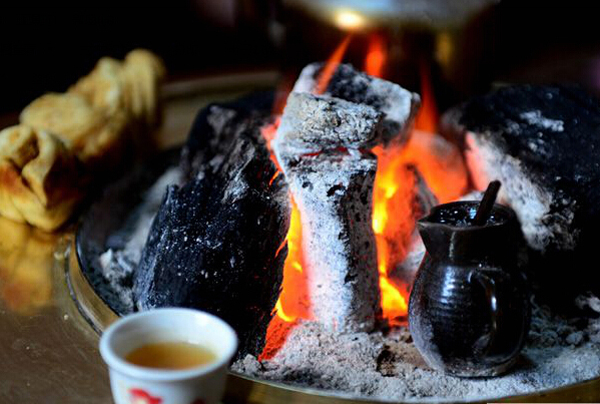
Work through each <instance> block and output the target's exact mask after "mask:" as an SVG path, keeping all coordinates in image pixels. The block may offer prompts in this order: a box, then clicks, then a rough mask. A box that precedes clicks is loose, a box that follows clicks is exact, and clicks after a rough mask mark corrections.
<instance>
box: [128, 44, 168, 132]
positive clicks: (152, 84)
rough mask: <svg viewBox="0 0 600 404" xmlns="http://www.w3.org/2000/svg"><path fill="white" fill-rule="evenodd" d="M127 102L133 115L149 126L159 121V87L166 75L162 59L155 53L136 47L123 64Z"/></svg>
mask: <svg viewBox="0 0 600 404" xmlns="http://www.w3.org/2000/svg"><path fill="white" fill-rule="evenodd" d="M123 76H124V81H125V102H126V105H127V108H128V109H129V111H130V112H131V113H132V114H133V116H134V117H135V118H136V119H137V120H139V121H140V122H142V123H145V124H146V126H147V127H153V126H154V125H155V124H156V123H158V121H159V118H160V116H159V115H158V114H157V111H158V87H159V84H160V83H161V82H162V80H163V79H164V76H165V68H164V65H163V63H162V61H161V60H160V59H159V58H158V57H157V56H156V55H154V54H153V53H151V52H148V51H146V50H143V49H136V50H134V51H131V52H129V53H128V54H127V56H126V58H125V63H124V66H123Z"/></svg>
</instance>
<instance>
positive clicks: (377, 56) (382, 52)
mask: <svg viewBox="0 0 600 404" xmlns="http://www.w3.org/2000/svg"><path fill="white" fill-rule="evenodd" d="M386 45H387V44H386V41H385V39H384V37H383V36H382V35H378V34H373V35H372V36H371V38H370V41H369V48H368V50H367V56H366V57H365V65H364V70H365V73H367V74H370V75H371V76H375V77H383V69H384V67H385V64H386V62H387V46H386Z"/></svg>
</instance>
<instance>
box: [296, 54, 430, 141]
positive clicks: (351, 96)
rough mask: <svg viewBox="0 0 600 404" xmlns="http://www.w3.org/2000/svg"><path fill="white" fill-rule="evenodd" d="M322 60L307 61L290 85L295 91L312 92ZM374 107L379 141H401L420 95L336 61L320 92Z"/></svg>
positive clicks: (417, 107) (414, 112)
mask: <svg viewBox="0 0 600 404" xmlns="http://www.w3.org/2000/svg"><path fill="white" fill-rule="evenodd" d="M323 66H324V64H323V63H311V64H309V65H307V66H306V67H305V68H304V69H303V70H302V72H301V73H300V77H298V80H297V81H296V83H295V85H294V90H293V91H294V92H296V93H314V91H315V89H316V87H317V83H318V80H319V76H320V74H321V71H322V70H323ZM323 95H324V96H327V97H333V98H339V99H342V100H346V101H350V102H353V103H355V104H361V105H365V106H369V107H372V108H374V109H375V110H377V111H379V112H381V113H382V114H383V122H382V129H381V132H380V133H381V138H380V141H382V142H383V143H386V144H387V143H388V142H390V141H392V140H393V141H394V142H395V143H402V142H404V141H405V140H406V138H407V136H408V129H409V128H410V124H411V123H412V121H413V118H414V116H415V115H416V113H417V110H418V109H419V106H420V104H421V99H420V97H419V95H418V94H415V93H412V92H410V91H408V90H406V89H404V88H402V87H400V86H399V85H398V84H396V83H392V82H390V81H387V80H382V79H380V78H377V77H373V76H369V75H368V74H366V73H363V72H360V71H358V70H355V69H354V68H353V67H352V66H351V65H349V64H340V65H339V66H338V67H337V68H336V70H335V72H334V73H333V76H332V77H331V80H330V81H329V83H328V84H327V88H326V89H325V92H324V94H323Z"/></svg>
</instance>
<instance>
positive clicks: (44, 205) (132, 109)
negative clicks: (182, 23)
mask: <svg viewBox="0 0 600 404" xmlns="http://www.w3.org/2000/svg"><path fill="white" fill-rule="evenodd" d="M164 76H165V68H164V65H163V63H162V61H161V60H160V59H159V58H158V57H157V56H155V55H154V54H152V53H151V52H149V51H146V50H142V49H137V50H134V51H132V52H130V53H128V54H127V56H126V58H125V60H124V61H119V60H116V59H112V58H108V57H105V58H102V59H100V60H99V61H98V63H97V64H96V66H95V67H94V70H92V72H90V74H88V75H87V76H85V77H83V78H81V79H80V80H78V81H77V83H75V84H74V85H73V86H71V88H69V90H68V91H67V92H66V93H49V94H45V95H43V96H41V97H39V98H37V99H36V100H34V101H33V102H31V103H30V104H29V105H28V106H27V107H26V108H25V109H24V110H23V111H22V113H21V115H20V122H21V124H20V125H19V126H15V127H12V128H7V129H5V130H3V131H2V132H0V215H2V216H5V217H8V218H11V219H13V220H16V221H19V222H27V223H30V224H33V225H34V226H37V227H40V228H42V229H45V230H53V229H56V228H58V227H59V226H60V225H62V224H63V223H64V222H65V221H67V220H68V219H69V217H70V216H71V214H72V212H73V210H74V209H75V207H76V205H77V203H78V202H79V201H80V200H81V199H82V196H83V193H84V190H83V189H82V181H83V179H84V178H85V179H86V181H87V179H88V178H89V177H90V176H98V175H101V174H103V173H106V172H110V171H111V169H113V168H114V167H117V166H119V164H120V162H121V161H122V160H123V156H124V150H125V149H126V147H128V146H129V147H131V145H132V144H134V143H135V142H132V140H133V139H132V137H133V135H137V136H140V135H145V134H146V133H147V132H148V130H150V129H152V128H153V127H154V126H155V125H156V124H157V123H158V122H159V120H160V114H159V107H158V105H159V101H158V98H159V96H158V92H159V86H160V83H161V82H162V80H163V78H164ZM138 143H139V144H144V143H146V144H147V142H139V141H138Z"/></svg>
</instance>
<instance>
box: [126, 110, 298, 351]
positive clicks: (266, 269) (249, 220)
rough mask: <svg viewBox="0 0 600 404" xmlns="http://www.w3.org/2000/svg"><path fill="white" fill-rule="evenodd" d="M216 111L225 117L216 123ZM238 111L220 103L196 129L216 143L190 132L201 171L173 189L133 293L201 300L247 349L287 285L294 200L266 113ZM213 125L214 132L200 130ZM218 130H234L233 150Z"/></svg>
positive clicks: (260, 338)
mask: <svg viewBox="0 0 600 404" xmlns="http://www.w3.org/2000/svg"><path fill="white" fill-rule="evenodd" d="M213 114H218V115H220V116H221V117H223V119H224V124H223V125H221V126H220V125H219V124H215V123H214V122H213V123H211V122H210V117H211V116H212V115H213ZM240 114H241V112H240V111H239V110H236V109H235V108H233V109H232V108H221V107H215V106H212V107H210V108H208V109H207V110H205V112H204V118H203V117H202V115H201V117H200V118H199V120H200V123H199V121H197V122H196V125H195V127H194V129H193V131H192V134H191V136H190V138H191V139H193V138H196V139H202V140H203V141H205V142H208V143H209V144H213V145H214V147H212V148H211V147H208V148H203V147H198V148H197V149H196V150H195V152H193V149H194V148H193V147H189V142H188V154H187V156H184V158H185V161H188V162H191V164H190V166H189V167H191V168H192V171H189V172H188V173H189V174H190V173H193V178H192V179H191V180H189V181H188V182H187V183H186V184H185V185H183V186H182V187H180V188H178V187H176V186H171V187H169V189H168V191H167V194H166V196H165V198H164V201H163V203H162V205H161V207H160V209H159V212H158V214H157V216H156V217H155V219H154V222H153V224H152V228H151V230H150V233H149V236H148V240H147V243H146V245H145V247H144V250H143V251H142V257H141V261H140V264H139V266H138V268H137V269H136V271H135V274H134V300H135V303H136V306H137V308H138V309H140V310H146V309H151V308H154V307H164V306H181V307H193V308H198V309H201V310H205V311H208V312H210V313H213V314H215V315H217V316H219V317H221V318H223V319H224V320H225V321H227V322H228V323H229V324H231V326H232V327H233V328H234V329H235V330H236V331H237V333H238V336H239V339H240V349H239V351H238V355H240V356H242V357H243V356H244V355H246V354H248V353H250V354H253V355H258V354H259V353H260V352H261V351H262V349H263V346H264V339H265V335H266V329H267V326H268V324H269V322H270V320H271V317H272V312H273V309H274V307H275V303H276V301H277V298H278V296H279V292H280V288H281V282H282V276H283V275H282V274H283V263H284V260H285V257H286V255H287V248H285V247H284V248H281V246H282V245H283V244H284V242H285V236H286V234H287V229H288V227H289V217H290V210H289V209H290V208H289V200H288V191H287V185H286V184H285V181H284V179H283V176H279V177H276V173H277V170H276V168H275V166H274V164H273V163H272V162H271V160H270V155H269V153H268V151H267V149H266V147H265V144H264V142H263V140H262V139H261V138H260V133H259V130H260V122H257V121H256V120H254V119H252V117H248V116H246V117H245V118H244V117H243V116H240ZM202 119H206V122H202ZM207 125H209V126H212V131H209V132H208V134H207V133H194V131H197V130H198V128H199V127H200V128H202V127H204V128H206V127H207ZM223 131H226V132H223ZM213 135H214V136H217V138H218V137H221V138H227V141H226V142H225V143H226V145H228V146H229V147H230V148H229V150H227V149H226V145H222V144H220V141H217V140H216V139H213V138H211V136H213ZM203 136H208V137H209V138H208V139H207V138H203Z"/></svg>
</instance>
